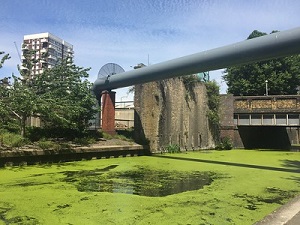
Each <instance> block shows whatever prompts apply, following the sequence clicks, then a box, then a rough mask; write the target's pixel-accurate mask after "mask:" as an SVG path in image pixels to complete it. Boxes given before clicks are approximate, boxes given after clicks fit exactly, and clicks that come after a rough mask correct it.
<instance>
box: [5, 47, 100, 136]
mask: <svg viewBox="0 0 300 225" xmlns="http://www.w3.org/2000/svg"><path fill="white" fill-rule="evenodd" d="M25 53H26V54H25V60H24V62H25V64H23V65H22V67H21V68H19V71H20V74H21V76H20V77H17V76H14V75H12V78H13V79H12V83H9V82H7V84H6V85H4V83H3V82H2V83H1V84H0V95H1V98H0V107H1V109H0V116H1V121H0V123H1V124H0V125H2V127H3V125H5V124H8V123H9V121H18V125H19V130H20V131H21V134H22V135H24V133H25V125H26V120H27V118H29V117H31V116H38V117H39V118H41V120H42V123H43V125H44V126H45V127H48V128H63V129H77V130H84V129H85V128H86V127H87V126H88V120H90V119H91V118H92V117H93V116H94V115H95V109H94V106H95V98H94V96H93V95H92V93H91V90H90V88H91V83H90V82H89V81H88V80H87V78H88V73H87V72H88V70H89V69H84V68H81V67H78V66H76V65H75V64H74V63H73V61H72V60H70V59H64V60H62V61H61V62H59V63H58V64H57V65H56V66H55V67H54V68H51V69H47V68H45V70H44V72H43V73H42V74H39V75H35V76H32V74H31V72H30V71H31V68H32V65H33V64H34V63H35V61H36V59H34V60H31V56H32V54H34V52H31V51H27V52H25ZM3 62H4V61H2V60H1V65H2V63H3Z"/></svg>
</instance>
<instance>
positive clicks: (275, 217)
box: [255, 195, 300, 225]
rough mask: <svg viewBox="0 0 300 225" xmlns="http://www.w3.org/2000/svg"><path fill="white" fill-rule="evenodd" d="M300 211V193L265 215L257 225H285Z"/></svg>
mask: <svg viewBox="0 0 300 225" xmlns="http://www.w3.org/2000/svg"><path fill="white" fill-rule="evenodd" d="M298 212H300V195H298V196H297V197H295V198H293V199H292V200H291V201H289V202H288V203H286V204H285V205H283V206H281V207H279V208H278V209H276V210H275V211H273V212H272V213H271V214H269V215H267V216H266V217H264V218H263V219H262V220H261V221H259V222H256V223H255V225H284V224H286V223H287V222H288V221H289V220H291V219H292V218H293V217H294V216H295V215H296V214H297V213H298Z"/></svg>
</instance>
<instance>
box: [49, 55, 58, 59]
mask: <svg viewBox="0 0 300 225" xmlns="http://www.w3.org/2000/svg"><path fill="white" fill-rule="evenodd" d="M48 58H49V59H53V60H56V59H57V58H56V57H55V56H54V55H49V56H48Z"/></svg>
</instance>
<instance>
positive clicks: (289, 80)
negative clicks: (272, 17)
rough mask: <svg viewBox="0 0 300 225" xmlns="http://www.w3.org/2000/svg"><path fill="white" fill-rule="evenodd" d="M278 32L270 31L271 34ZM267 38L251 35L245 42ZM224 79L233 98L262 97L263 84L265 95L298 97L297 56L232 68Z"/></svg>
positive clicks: (299, 74) (299, 61)
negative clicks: (245, 96)
mask: <svg viewBox="0 0 300 225" xmlns="http://www.w3.org/2000/svg"><path fill="white" fill-rule="evenodd" d="M274 32H277V31H273V32H272V33H274ZM263 35H266V33H263V32H260V31H257V30H255V31H253V32H252V33H251V34H250V35H249V37H248V39H251V38H256V37H259V36H263ZM224 73H225V75H224V76H223V79H224V80H225V82H226V84H227V86H228V93H231V94H233V95H236V96H237V95H264V94H266V81H268V94H271V95H288V94H297V88H298V86H299V85H300V55H294V56H289V57H283V58H278V59H272V60H266V61H261V62H257V63H251V64H246V65H242V66H233V67H229V68H227V69H226V70H225V72H224Z"/></svg>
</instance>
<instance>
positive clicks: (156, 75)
mask: <svg viewBox="0 0 300 225" xmlns="http://www.w3.org/2000/svg"><path fill="white" fill-rule="evenodd" d="M299 53H300V28H296V29H292V30H287V31H282V32H277V33H273V34H269V35H265V36H262V37H258V38H254V39H250V40H246V41H242V42H238V43H236V44H232V45H227V46H224V47H220V48H215V49H212V50H208V51H204V52H200V53H196V54H192V55H188V56H184V57H181V58H177V59H173V60H169V61H166V62H162V63H158V64H154V65H151V66H148V67H143V68H140V69H137V70H132V71H128V72H124V73H120V74H116V75H113V76H110V77H108V78H107V79H97V80H96V81H95V83H94V86H93V91H94V93H95V94H96V96H99V94H100V93H101V92H102V91H104V90H112V89H117V88H121V87H127V86H131V85H135V84H141V83H146V82H151V81H156V80H162V79H167V78H172V77H177V76H182V75H188V74H193V73H199V72H205V71H210V70H216V69H222V68H226V67H230V66H236V65H242V64H246V63H252V62H257V61H262V60H267V59H273V58H278V57H283V56H288V55H293V54H299ZM254 76H255V74H254Z"/></svg>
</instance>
